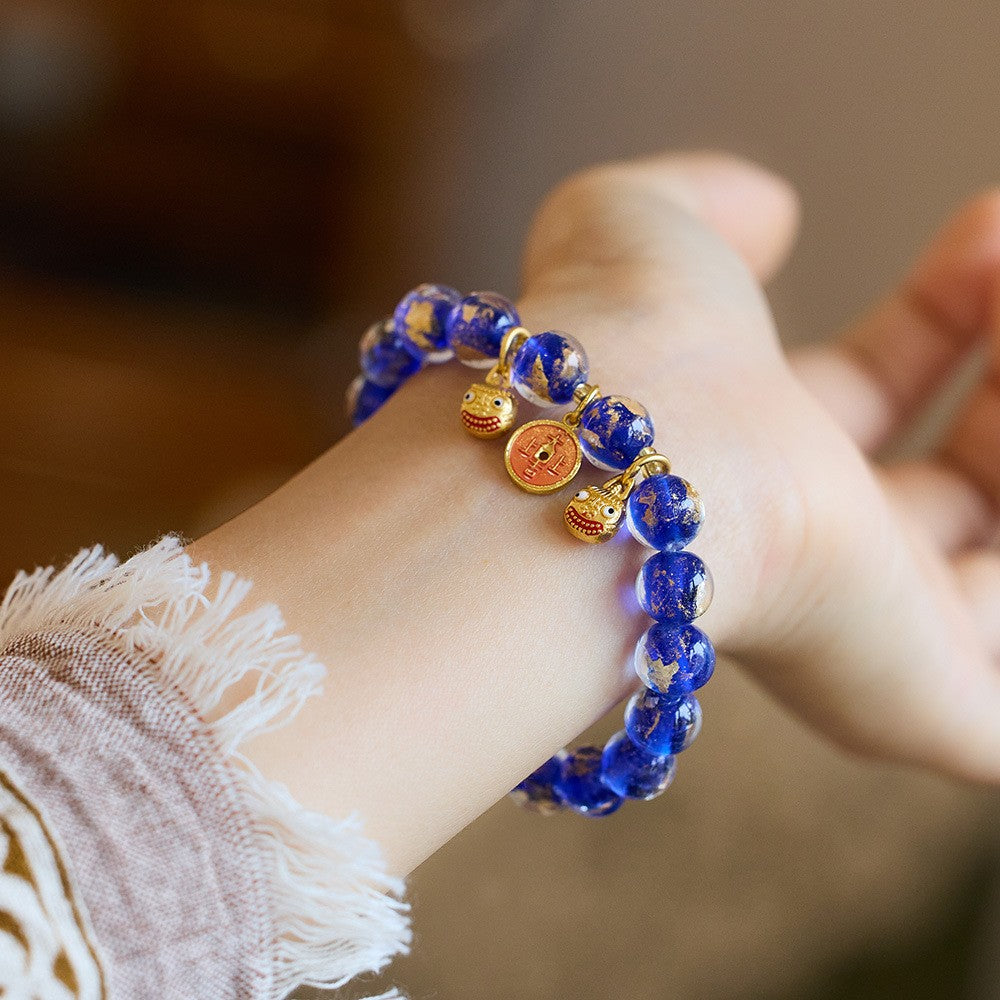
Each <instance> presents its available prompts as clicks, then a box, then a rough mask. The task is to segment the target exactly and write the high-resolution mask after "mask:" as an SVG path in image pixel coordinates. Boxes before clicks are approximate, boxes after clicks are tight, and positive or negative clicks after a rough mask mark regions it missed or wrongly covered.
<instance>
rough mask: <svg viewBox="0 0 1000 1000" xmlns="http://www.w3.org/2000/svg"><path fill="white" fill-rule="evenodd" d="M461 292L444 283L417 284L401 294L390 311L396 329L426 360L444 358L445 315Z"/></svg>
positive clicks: (446, 352) (447, 350) (446, 354)
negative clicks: (393, 310)
mask: <svg viewBox="0 0 1000 1000" xmlns="http://www.w3.org/2000/svg"><path fill="white" fill-rule="evenodd" d="M460 298H461V296H460V295H459V294H458V292H456V291H455V289H454V288H449V287H448V286H447V285H418V286H417V287H416V288H414V289H413V291H412V292H409V293H408V294H406V295H404V296H403V298H402V299H401V300H400V302H399V305H398V306H396V311H395V312H394V313H393V314H392V321H393V324H394V326H395V328H396V332H397V333H398V334H399V335H400V337H402V338H403V339H404V340H406V341H408V342H409V343H410V344H412V345H413V346H414V347H415V348H416V349H417V350H418V351H419V352H420V354H421V355H422V356H423V357H424V358H425V359H426V360H427V361H433V362H438V361H447V360H448V359H449V358H450V357H451V356H452V354H453V351H452V349H451V347H450V346H449V344H448V325H447V324H448V316H449V315H450V313H451V310H452V309H453V308H454V306H455V304H456V303H457V302H458V301H459V299H460Z"/></svg>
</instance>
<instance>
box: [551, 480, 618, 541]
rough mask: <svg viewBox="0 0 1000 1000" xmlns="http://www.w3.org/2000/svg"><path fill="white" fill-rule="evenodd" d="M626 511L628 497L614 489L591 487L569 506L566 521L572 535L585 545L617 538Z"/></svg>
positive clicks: (565, 512)
mask: <svg viewBox="0 0 1000 1000" xmlns="http://www.w3.org/2000/svg"><path fill="white" fill-rule="evenodd" d="M624 511H625V496H624V495H623V493H622V491H621V489H620V488H619V489H616V488H615V487H614V486H612V487H610V488H609V487H608V486H607V484H605V485H604V486H588V487H587V488H586V489H583V490H580V491H579V492H577V493H576V494H575V496H574V497H573V499H572V500H570V502H569V503H568V504H567V505H566V510H565V511H564V513H563V522H564V523H565V525H566V527H567V528H569V531H570V534H572V535H575V536H576V537H577V538H579V539H580V540H581V541H584V542H593V543H597V542H606V541H608V540H609V539H611V538H614V537H615V535H616V534H617V532H618V528H619V526H620V525H621V520H622V514H623V513H624Z"/></svg>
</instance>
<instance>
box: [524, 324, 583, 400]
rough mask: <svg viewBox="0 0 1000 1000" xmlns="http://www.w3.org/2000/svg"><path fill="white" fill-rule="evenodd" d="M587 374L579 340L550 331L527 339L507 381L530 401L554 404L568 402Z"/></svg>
mask: <svg viewBox="0 0 1000 1000" xmlns="http://www.w3.org/2000/svg"><path fill="white" fill-rule="evenodd" d="M589 374H590V364H589V363H588V361H587V354H586V351H584V349H583V346H582V345H581V344H580V342H579V341H578V340H576V339H575V338H573V337H570V336H569V335H568V334H565V333H559V332H558V331H555V330H553V331H550V332H548V333H539V334H536V335H535V336H533V337H531V338H530V339H529V340H527V341H526V342H525V343H524V344H523V345H522V347H521V348H520V350H519V351H518V352H517V356H516V357H515V358H514V363H513V365H511V369H510V380H511V383H512V385H513V386H514V388H515V389H517V391H518V392H519V393H520V394H521V395H522V396H524V398H525V399H526V400H528V402H529V403H534V404H535V405H536V406H555V405H559V404H563V403H568V402H570V401H571V400H572V399H573V392H574V391H575V390H576V387H577V386H578V385H583V383H584V382H586V381H587V376H588V375H589Z"/></svg>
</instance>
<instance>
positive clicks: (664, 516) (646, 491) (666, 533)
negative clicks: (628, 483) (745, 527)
mask: <svg viewBox="0 0 1000 1000" xmlns="http://www.w3.org/2000/svg"><path fill="white" fill-rule="evenodd" d="M626 519H627V523H628V530H629V531H631V532H632V535H633V537H634V538H635V539H636V540H637V541H640V542H642V544H643V545H648V546H649V547H650V548H654V549H659V550H660V551H661V552H673V551H676V550H677V549H682V548H684V546H685V545H688V544H690V542H691V541H692V540H693V539H694V536H695V535H697V534H698V530H699V529H700V528H701V525H702V522H703V521H704V520H705V504H704V503H703V502H702V499H701V496H700V495H699V493H698V491H697V490H696V489H695V488H694V487H693V486H692V485H691V484H690V483H689V482H687V481H686V480H683V479H681V478H680V476H670V475H654V476H647V477H646V478H645V479H644V480H643V481H642V482H641V483H639V485H638V486H636V488H635V489H634V490H633V491H632V495H631V496H630V497H629V498H628V511H627V514H626Z"/></svg>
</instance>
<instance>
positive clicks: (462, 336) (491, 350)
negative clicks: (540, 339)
mask: <svg viewBox="0 0 1000 1000" xmlns="http://www.w3.org/2000/svg"><path fill="white" fill-rule="evenodd" d="M520 322H521V320H520V317H519V316H518V315H517V310H516V309H515V308H514V305H513V303H512V302H509V301H508V300H507V299H505V298H504V297H503V296H502V295H497V294H496V293H495V292H473V293H472V294H471V295H466V296H465V298H464V299H462V301H461V302H459V303H458V304H457V305H456V306H455V307H454V308H453V309H452V310H451V314H450V315H449V317H448V343H449V345H450V346H451V349H452V350H453V351H454V352H455V357H457V358H458V360H459V361H461V362H463V363H464V364H467V365H469V366H470V367H471V368H489V367H490V366H491V365H493V364H494V363H495V362H496V360H497V358H498V357H500V342H501V341H502V340H503V335H504V334H505V333H506V332H507V331H508V330H509V329H510V328H511V327H512V326H517V325H518V324H519V323H520Z"/></svg>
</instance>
